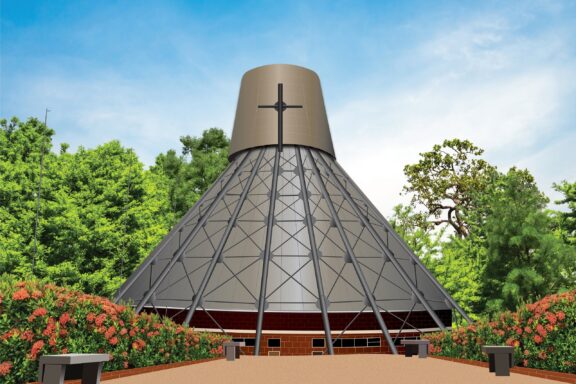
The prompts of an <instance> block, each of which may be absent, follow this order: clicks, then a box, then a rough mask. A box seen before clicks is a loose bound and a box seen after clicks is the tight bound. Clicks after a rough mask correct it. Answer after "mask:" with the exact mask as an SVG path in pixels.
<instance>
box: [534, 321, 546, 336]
mask: <svg viewBox="0 0 576 384" xmlns="http://www.w3.org/2000/svg"><path fill="white" fill-rule="evenodd" d="M536 331H537V332H538V334H539V335H540V336H542V337H546V335H547V334H548V332H546V330H545V329H544V327H543V326H542V324H538V326H536Z"/></svg>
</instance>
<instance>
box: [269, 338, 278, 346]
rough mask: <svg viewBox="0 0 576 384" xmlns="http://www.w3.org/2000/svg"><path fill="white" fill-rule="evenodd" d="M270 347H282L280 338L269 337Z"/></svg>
mask: <svg viewBox="0 0 576 384" xmlns="http://www.w3.org/2000/svg"><path fill="white" fill-rule="evenodd" d="M268 348H280V339H268Z"/></svg>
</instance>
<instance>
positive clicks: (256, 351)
mask: <svg viewBox="0 0 576 384" xmlns="http://www.w3.org/2000/svg"><path fill="white" fill-rule="evenodd" d="M274 151H275V154H274V168H273V170H272V185H271V187H270V206H269V208H268V222H267V227H266V244H265V246H264V258H263V259H262V278H261V279H260V297H259V299H258V320H257V323H256V345H255V348H254V355H255V356H258V355H260V341H261V338H262V323H263V322H264V311H265V310H266V305H265V304H266V285H267V284H268V264H269V262H270V247H271V244H272V232H273V229H274V211H275V208H276V192H277V191H276V190H277V185H278V168H279V167H280V151H279V150H278V148H277V147H274Z"/></svg>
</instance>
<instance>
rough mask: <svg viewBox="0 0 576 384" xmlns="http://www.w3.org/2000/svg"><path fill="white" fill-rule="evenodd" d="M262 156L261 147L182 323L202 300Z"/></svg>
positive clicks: (185, 321)
mask: <svg viewBox="0 0 576 384" xmlns="http://www.w3.org/2000/svg"><path fill="white" fill-rule="evenodd" d="M263 157H264V150H263V149H261V150H260V153H259V154H258V159H257V160H256V163H255V164H254V167H253V168H252V171H251V172H250V177H249V178H248V180H247V181H246V184H245V185H244V189H243V190H242V194H241V195H240V198H239V199H238V202H237V203H236V207H235V208H234V212H233V213H232V215H231V217H230V220H229V221H228V225H227V226H226V230H225V231H224V234H223V235H222V237H221V238H220V243H219V244H218V248H216V250H215V252H214V255H213V256H212V260H211V261H210V265H209V266H208V270H207V271H206V273H205V274H204V277H203V278H202V282H201V283H200V286H199V287H198V291H197V292H196V294H195V295H194V299H193V301H192V305H191V307H190V310H189V311H188V313H187V314H186V318H185V320H184V324H190V321H191V320H192V317H193V316H194V312H195V311H196V307H197V306H198V304H199V303H200V302H201V300H202V295H203V294H204V290H205V289H206V285H208V280H210V277H211V276H212V272H214V268H215V267H216V264H217V263H218V261H219V260H220V257H221V256H222V250H223V249H224V246H225V245H226V242H227V241H228V237H229V236H230V232H231V231H232V228H233V227H234V226H235V225H236V219H237V218H238V214H239V213H240V210H241V209H242V206H243V205H244V201H245V200H246V196H247V195H248V192H249V191H250V187H251V186H252V182H253V181H254V177H255V176H256V173H257V171H258V169H259V168H260V163H261V162H262V158H263Z"/></svg>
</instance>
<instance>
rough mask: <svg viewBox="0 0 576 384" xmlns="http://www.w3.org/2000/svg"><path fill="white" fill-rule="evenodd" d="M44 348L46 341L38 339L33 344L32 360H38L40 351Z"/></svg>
mask: <svg viewBox="0 0 576 384" xmlns="http://www.w3.org/2000/svg"><path fill="white" fill-rule="evenodd" d="M42 348H44V341H42V340H38V341H37V342H35V343H34V344H33V345H32V350H31V351H30V360H36V357H38V352H40V351H41V350H42Z"/></svg>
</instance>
